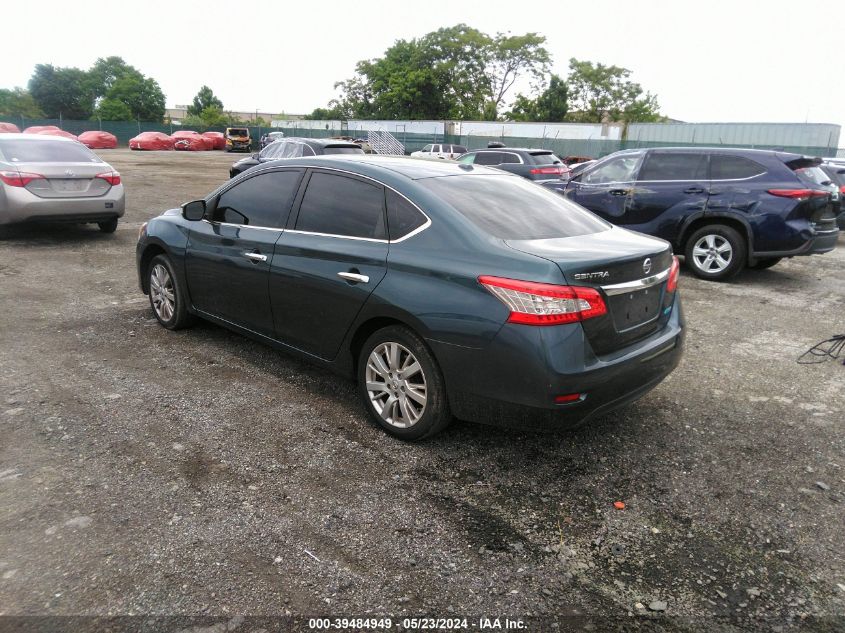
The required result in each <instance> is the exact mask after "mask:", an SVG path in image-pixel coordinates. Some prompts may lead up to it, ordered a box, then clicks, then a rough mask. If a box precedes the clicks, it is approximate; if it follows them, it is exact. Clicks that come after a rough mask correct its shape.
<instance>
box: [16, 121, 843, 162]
mask: <svg viewBox="0 0 845 633" xmlns="http://www.w3.org/2000/svg"><path fill="white" fill-rule="evenodd" d="M0 120H5V121H7V122H8V123H14V124H15V125H17V126H18V127H19V128H20V129H21V130H23V129H25V128H27V127H30V126H33V125H55V126H58V127H60V128H61V129H63V130H65V131H67V132H70V133H72V134H80V133H82V132H85V131H86V130H103V131H106V132H111V133H112V134H114V135H115V136H116V137H117V140H118V143H119V144H121V145H126V144H128V142H129V139H130V138H132V137H133V136H136V135H137V134H138V133H140V132H147V131H152V132H164V133H165V134H172V133H173V132H176V131H178V130H181V129H196V128H183V127H182V126H179V125H165V124H162V123H153V122H146V121H98V120H93V121H67V120H61V121H60V120H59V119H24V118H19V119H17V120H16V119H11V118H5V119H0ZM224 129H225V128H223V127H212V128H207V129H197V131H198V132H205V131H217V132H222V131H224ZM249 130H250V135H251V136H252V138H253V147H254V148H257V147H258V144H257V141H258V139H259V138H261V135H263V134H266V133H267V132H273V131H282V132H284V133H285V135H286V136H304V137H307V138H328V137H332V136H358V135H362V134H366V133H365V132H362V131H361V130H348V129H346V128H341V129H309V128H297V127H296V124H295V123H293V125H291V126H290V127H284V128H271V127H258V126H249ZM394 136H395V137H396V138H397V139H398V140H399V141H400V142H401V143H403V144H404V145H405V151H406V152H407V153H411V152H414V151H417V150H420V149H422V148H423V147H424V146H426V145H428V144H430V143H451V144H455V145H463V146H465V147H467V148H468V149H478V148H481V147H487V143H489V142H490V141H498V142H501V143H504V144H505V145H508V146H510V147H532V148H540V149H549V150H552V151H553V152H554V153H555V154H557V155H558V156H589V157H592V158H600V157H602V156H606V155H607V154H611V153H613V152H616V151H618V150H620V149H631V148H640V147H666V146H675V147H703V146H704V145H701V144H691V143H666V142H648V141H625V140H618V141H608V140H593V139H559V138H550V137H547V138H522V137H512V136H503V137H490V136H470V135H463V136H457V135H450V134H446V135H443V134H437V135H435V134H416V133H405V132H395V133H394ZM707 146H712V144H707ZM730 147H745V148H751V149H777V150H781V151H785V152H795V153H798V154H808V155H810V156H836V148H830V147H796V146H783V145H779V146H776V145H730Z"/></svg>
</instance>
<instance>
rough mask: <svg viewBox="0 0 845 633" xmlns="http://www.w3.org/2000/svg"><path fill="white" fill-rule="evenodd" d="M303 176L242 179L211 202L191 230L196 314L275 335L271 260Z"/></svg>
mask: <svg viewBox="0 0 845 633" xmlns="http://www.w3.org/2000/svg"><path fill="white" fill-rule="evenodd" d="M302 174H303V170H301V169H287V170H277V171H271V172H266V173H262V174H257V175H255V176H253V177H251V178H248V179H246V180H242V181H240V182H238V183H236V184H235V185H234V186H232V187H229V188H228V189H226V190H225V191H224V192H223V193H221V194H220V196H219V197H218V198H217V200H214V201H212V202H211V203H210V205H209V209H208V217H207V218H206V219H205V220H203V221H201V222H196V223H194V224H193V225H192V227H191V233H190V235H189V238H188V246H187V254H186V257H185V268H186V276H187V281H188V292H189V293H190V296H191V302H192V303H193V305H194V307H195V308H196V309H198V310H201V311H202V312H205V313H207V314H210V315H212V316H216V317H218V318H221V319H225V320H226V321H229V322H231V323H234V324H236V325H239V326H241V327H244V328H247V329H249V330H252V331H254V332H258V333H260V334H264V335H265V336H272V335H273V331H274V330H273V314H272V311H271V307H270V296H269V293H268V282H269V270H270V260H271V258H272V256H273V248H274V245H275V244H276V241H277V240H278V239H279V236H280V235H281V234H282V231H283V227H284V224H285V222H286V221H287V217H288V214H289V212H290V206H291V203H292V201H293V198H294V195H295V194H296V191H297V188H298V186H299V182H300V179H301V178H302Z"/></svg>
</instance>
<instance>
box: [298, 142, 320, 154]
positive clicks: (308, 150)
mask: <svg viewBox="0 0 845 633" xmlns="http://www.w3.org/2000/svg"><path fill="white" fill-rule="evenodd" d="M316 155H317V152H315V151H314V148H313V147H311V146H310V145H307V144H303V145H302V154H300V156H316Z"/></svg>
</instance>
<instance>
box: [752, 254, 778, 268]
mask: <svg viewBox="0 0 845 633" xmlns="http://www.w3.org/2000/svg"><path fill="white" fill-rule="evenodd" d="M781 259H783V257H762V258H760V259H758V260H757V262H756V263H754V264H752V265H751V266H749V268H753V269H754V270H765V269H766V268H771V267H772V266H774V265H775V264H777V263H778V262H779V261H780V260H781Z"/></svg>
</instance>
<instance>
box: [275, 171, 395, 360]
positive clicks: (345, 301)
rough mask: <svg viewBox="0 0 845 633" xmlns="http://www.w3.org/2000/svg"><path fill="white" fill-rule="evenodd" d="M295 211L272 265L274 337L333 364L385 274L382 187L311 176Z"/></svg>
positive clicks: (333, 175) (341, 176) (340, 176)
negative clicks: (345, 339) (352, 325)
mask: <svg viewBox="0 0 845 633" xmlns="http://www.w3.org/2000/svg"><path fill="white" fill-rule="evenodd" d="M298 207H299V211H298V213H297V214H296V217H292V218H291V221H290V222H289V228H288V230H286V231H285V232H284V233H283V234H282V236H281V238H280V239H279V241H278V242H277V243H276V246H275V250H274V252H273V259H272V262H271V265H270V271H271V274H270V302H271V305H272V310H273V315H274V322H275V329H276V337H277V338H278V339H279V340H281V341H283V342H285V343H287V344H288V345H292V346H293V347H296V348H298V349H300V350H303V351H305V352H308V353H309V354H313V355H315V356H318V357H320V358H324V359H332V358H334V357H335V356H336V355H337V352H338V350H339V349H340V344H341V342H342V341H343V338H344V336H346V332H347V331H348V330H349V327H350V326H351V324H352V322H353V320H354V319H355V317H356V316H357V314H358V312H359V311H360V309H361V307H362V306H363V305H364V302H365V301H366V300H367V298H368V297H369V296H370V294H372V292H373V289H375V287H376V286H377V285H378V284H379V282H380V281H381V280H382V278H383V277H384V275H385V272H386V260H387V251H388V241H387V228H386V227H387V224H386V219H385V209H384V188H383V187H382V186H381V185H380V184H378V183H375V182H374V181H371V180H368V179H364V178H359V177H357V176H354V175H352V174H346V173H338V172H333V171H328V170H326V171H324V170H312V171H311V173H310V174H309V179H308V183H307V186H306V188H305V191H304V194H303V195H302V196H301V202H300V203H299V205H298Z"/></svg>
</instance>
